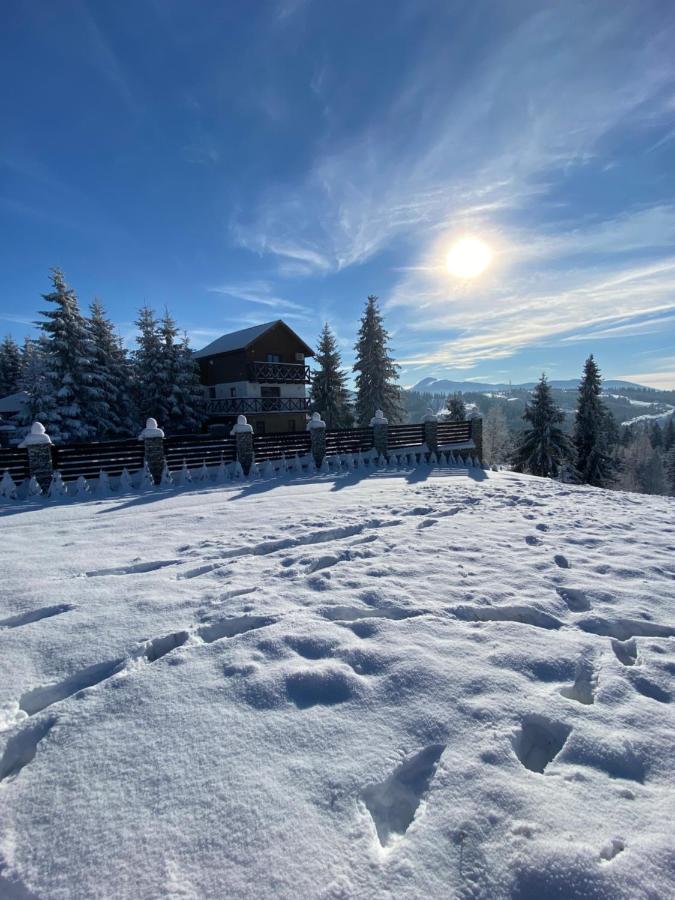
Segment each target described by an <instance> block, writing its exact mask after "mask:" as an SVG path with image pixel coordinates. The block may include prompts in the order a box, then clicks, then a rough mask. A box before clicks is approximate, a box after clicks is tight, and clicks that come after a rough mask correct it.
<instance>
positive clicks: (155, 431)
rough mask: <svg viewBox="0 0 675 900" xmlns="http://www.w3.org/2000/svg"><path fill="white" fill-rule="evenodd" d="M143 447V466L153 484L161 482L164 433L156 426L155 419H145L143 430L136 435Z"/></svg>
mask: <svg viewBox="0 0 675 900" xmlns="http://www.w3.org/2000/svg"><path fill="white" fill-rule="evenodd" d="M138 440H139V441H143V444H144V447H145V464H146V466H147V467H148V471H149V472H150V474H151V475H152V480H153V481H154V483H155V484H160V483H161V481H162V472H163V471H164V432H163V431H162V429H161V428H158V426H157V419H147V420H146V423H145V428H144V429H143V431H141V433H140V434H139V435H138Z"/></svg>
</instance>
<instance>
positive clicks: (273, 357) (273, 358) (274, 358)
mask: <svg viewBox="0 0 675 900" xmlns="http://www.w3.org/2000/svg"><path fill="white" fill-rule="evenodd" d="M267 362H271V363H280V362H281V357H280V356H279V354H278V353H268V354H267Z"/></svg>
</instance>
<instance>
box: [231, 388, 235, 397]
mask: <svg viewBox="0 0 675 900" xmlns="http://www.w3.org/2000/svg"><path fill="white" fill-rule="evenodd" d="M236 396H237V389H236V388H230V397H236Z"/></svg>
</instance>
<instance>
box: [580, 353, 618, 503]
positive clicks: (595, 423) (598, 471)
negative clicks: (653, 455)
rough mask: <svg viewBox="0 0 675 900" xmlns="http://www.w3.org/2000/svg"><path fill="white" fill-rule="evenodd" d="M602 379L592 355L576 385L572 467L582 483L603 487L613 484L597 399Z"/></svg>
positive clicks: (605, 423)
mask: <svg viewBox="0 0 675 900" xmlns="http://www.w3.org/2000/svg"><path fill="white" fill-rule="evenodd" d="M601 393H602V379H601V377H600V370H599V369H598V366H597V364H596V362H595V360H594V359H593V354H592V353H591V355H590V356H589V357H588V359H587V360H586V362H585V364H584V373H583V376H582V378H581V382H580V384H579V395H578V398H577V414H576V420H575V424H574V448H575V450H576V468H577V472H578V474H579V478H580V479H581V481H582V482H583V483H584V484H592V485H594V486H595V487H607V486H608V485H610V484H611V483H612V482H613V481H614V476H615V472H616V466H615V463H614V460H613V459H612V457H611V456H610V453H609V429H610V427H611V425H610V421H609V416H610V413H609V411H608V410H607V407H606V406H605V404H604V403H603V402H602V400H601V396H600V395H601Z"/></svg>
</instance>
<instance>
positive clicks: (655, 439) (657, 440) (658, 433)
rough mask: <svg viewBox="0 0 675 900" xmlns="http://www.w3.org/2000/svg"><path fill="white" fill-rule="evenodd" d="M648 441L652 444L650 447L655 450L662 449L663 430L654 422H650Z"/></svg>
mask: <svg viewBox="0 0 675 900" xmlns="http://www.w3.org/2000/svg"><path fill="white" fill-rule="evenodd" d="M649 440H650V441H651V442H652V447H653V448H654V449H655V450H661V449H662V448H663V430H662V428H661V426H660V425H659V423H658V422H657V421H656V420H654V421H653V422H652V424H651V427H650V429H649Z"/></svg>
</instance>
